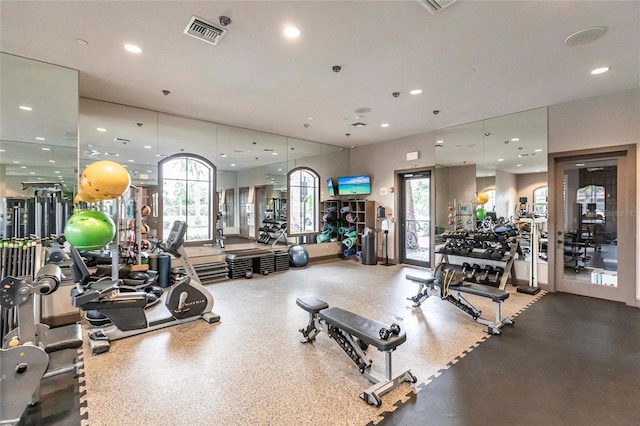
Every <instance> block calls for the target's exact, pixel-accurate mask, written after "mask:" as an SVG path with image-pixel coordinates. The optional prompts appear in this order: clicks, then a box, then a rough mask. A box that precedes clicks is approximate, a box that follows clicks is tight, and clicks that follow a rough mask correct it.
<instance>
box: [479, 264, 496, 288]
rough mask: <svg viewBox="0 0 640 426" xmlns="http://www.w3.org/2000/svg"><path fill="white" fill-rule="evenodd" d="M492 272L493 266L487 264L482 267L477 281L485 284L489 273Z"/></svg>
mask: <svg viewBox="0 0 640 426" xmlns="http://www.w3.org/2000/svg"><path fill="white" fill-rule="evenodd" d="M492 272H493V266H491V265H487V266H485V267H484V269H483V270H482V274H481V275H480V278H479V279H478V282H479V283H480V284H487V283H488V282H489V274H491V273H492Z"/></svg>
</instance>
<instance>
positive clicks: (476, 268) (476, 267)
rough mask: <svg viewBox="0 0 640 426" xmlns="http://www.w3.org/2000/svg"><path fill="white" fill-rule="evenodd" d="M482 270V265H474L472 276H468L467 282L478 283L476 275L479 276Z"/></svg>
mask: <svg viewBox="0 0 640 426" xmlns="http://www.w3.org/2000/svg"><path fill="white" fill-rule="evenodd" d="M481 270H482V268H481V267H480V265H478V264H477V263H474V264H473V266H472V267H471V274H470V275H468V276H467V281H471V282H478V278H477V277H476V275H478V273H479V272H480V271H481Z"/></svg>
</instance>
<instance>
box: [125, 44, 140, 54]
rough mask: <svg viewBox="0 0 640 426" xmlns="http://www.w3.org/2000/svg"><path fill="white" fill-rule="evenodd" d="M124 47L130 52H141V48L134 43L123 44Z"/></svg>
mask: <svg viewBox="0 0 640 426" xmlns="http://www.w3.org/2000/svg"><path fill="white" fill-rule="evenodd" d="M124 48H125V49H127V50H128V51H129V52H131V53H142V49H140V48H139V47H138V46H136V45H134V44H125V45H124Z"/></svg>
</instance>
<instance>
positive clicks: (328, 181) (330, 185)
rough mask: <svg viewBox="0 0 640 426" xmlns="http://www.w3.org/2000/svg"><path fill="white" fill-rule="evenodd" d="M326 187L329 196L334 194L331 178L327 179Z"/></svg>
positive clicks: (334, 188)
mask: <svg viewBox="0 0 640 426" xmlns="http://www.w3.org/2000/svg"><path fill="white" fill-rule="evenodd" d="M327 189H328V190H329V196H330V197H335V196H336V192H337V191H336V187H335V186H334V185H333V179H331V178H329V179H327Z"/></svg>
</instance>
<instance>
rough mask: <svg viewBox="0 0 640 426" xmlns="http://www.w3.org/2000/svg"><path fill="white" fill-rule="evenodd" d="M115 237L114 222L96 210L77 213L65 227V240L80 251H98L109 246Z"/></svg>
mask: <svg viewBox="0 0 640 426" xmlns="http://www.w3.org/2000/svg"><path fill="white" fill-rule="evenodd" d="M115 235H116V225H115V223H113V220H112V219H111V218H110V217H109V216H107V215H106V214H104V213H102V212H98V211H95V210H80V211H77V212H76V213H74V214H73V215H72V216H71V217H70V218H69V219H68V220H67V223H66V224H65V227H64V236H65V238H66V239H67V241H68V242H69V244H71V245H72V246H74V247H75V248H77V249H78V250H98V249H100V248H102V247H104V246H106V245H107V244H109V243H110V242H111V241H112V240H113V237H114V236H115Z"/></svg>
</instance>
